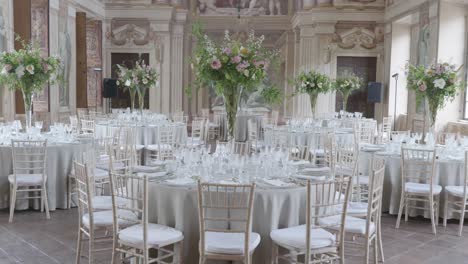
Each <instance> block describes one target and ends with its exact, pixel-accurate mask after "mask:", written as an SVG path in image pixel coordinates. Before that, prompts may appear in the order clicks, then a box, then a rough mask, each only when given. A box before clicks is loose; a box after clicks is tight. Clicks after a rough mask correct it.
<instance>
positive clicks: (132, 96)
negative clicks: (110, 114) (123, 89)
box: [129, 91, 136, 113]
mask: <svg viewBox="0 0 468 264" xmlns="http://www.w3.org/2000/svg"><path fill="white" fill-rule="evenodd" d="M129 93H130V111H131V112H132V113H133V110H135V93H136V91H129Z"/></svg>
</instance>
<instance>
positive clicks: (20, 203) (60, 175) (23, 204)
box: [0, 139, 92, 211]
mask: <svg viewBox="0 0 468 264" xmlns="http://www.w3.org/2000/svg"><path fill="white" fill-rule="evenodd" d="M91 147H92V144H91V142H90V141H89V140H87V139H81V140H79V141H74V142H67V143H65V142H54V143H52V142H48V143H47V153H46V175H47V196H48V201H49V210H52V211H53V210H55V209H57V208H60V209H66V208H68V204H67V183H68V176H69V174H70V172H71V171H72V167H73V160H74V159H76V158H79V157H80V156H81V155H82V153H83V152H85V151H86V150H87V149H88V148H91ZM10 174H13V158H12V148H11V146H10V145H0V208H8V207H9V206H10V204H9V200H10V197H9V196H10V184H9V182H8V175H10ZM23 194H24V193H23ZM20 197H21V194H18V198H20ZM31 207H32V208H35V209H38V208H40V204H39V201H38V200H37V199H36V200H30V201H28V200H17V201H16V206H15V209H16V210H24V209H28V208H31Z"/></svg>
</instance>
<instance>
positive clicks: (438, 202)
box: [434, 195, 440, 226]
mask: <svg viewBox="0 0 468 264" xmlns="http://www.w3.org/2000/svg"><path fill="white" fill-rule="evenodd" d="M434 206H435V213H436V217H435V218H436V219H435V220H436V226H439V207H440V196H439V195H437V197H436V201H435V204H434Z"/></svg>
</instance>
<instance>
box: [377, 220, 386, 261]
mask: <svg viewBox="0 0 468 264" xmlns="http://www.w3.org/2000/svg"><path fill="white" fill-rule="evenodd" d="M380 217H382V216H380ZM377 241H378V243H379V248H380V260H381V261H382V263H383V262H384V261H385V258H384V252H383V244H382V224H381V220H380V218H379V222H378V226H377Z"/></svg>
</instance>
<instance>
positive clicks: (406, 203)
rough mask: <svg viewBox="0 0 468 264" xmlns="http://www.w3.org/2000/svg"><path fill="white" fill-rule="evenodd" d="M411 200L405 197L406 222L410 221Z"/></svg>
mask: <svg viewBox="0 0 468 264" xmlns="http://www.w3.org/2000/svg"><path fill="white" fill-rule="evenodd" d="M409 203H410V201H409V199H405V222H408V211H409V210H408V207H409V206H408V205H409Z"/></svg>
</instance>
